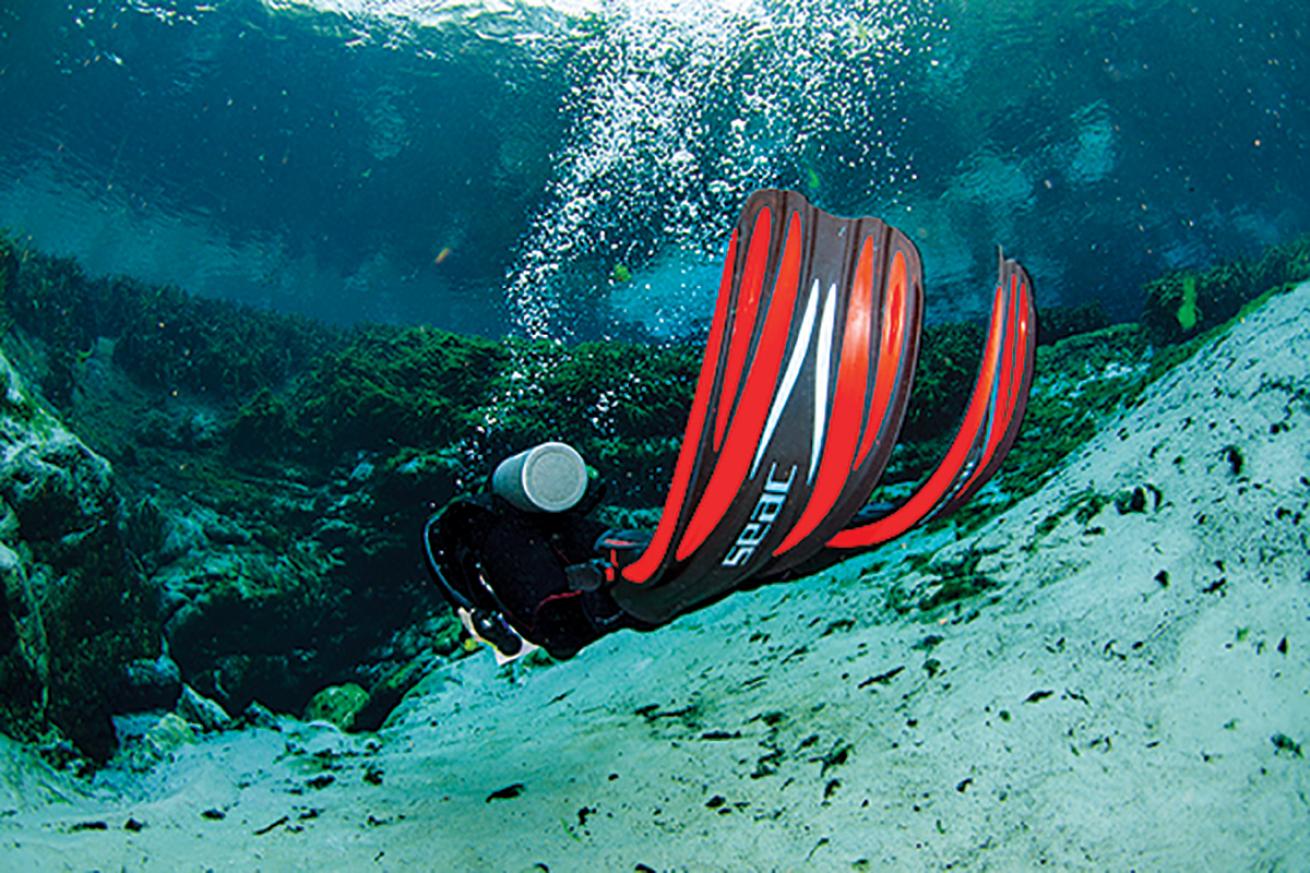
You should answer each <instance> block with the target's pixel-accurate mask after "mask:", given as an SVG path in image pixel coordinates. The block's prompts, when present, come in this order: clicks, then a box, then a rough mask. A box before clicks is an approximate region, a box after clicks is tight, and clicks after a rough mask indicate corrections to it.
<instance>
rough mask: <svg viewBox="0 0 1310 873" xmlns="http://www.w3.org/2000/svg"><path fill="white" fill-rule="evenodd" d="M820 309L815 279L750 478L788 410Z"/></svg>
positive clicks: (757, 467)
mask: <svg viewBox="0 0 1310 873" xmlns="http://www.w3.org/2000/svg"><path fill="white" fill-rule="evenodd" d="M818 309H819V280H818V279H815V280H814V287H813V288H812V289H811V290H810V299H809V301H808V302H807V303H806V304H805V315H803V316H802V317H801V330H800V333H799V335H797V337H796V345H795V346H793V347H792V350H791V357H790V358H789V359H788V360H787V369H786V371H784V372H783V375H782V386H781V389H780V390H779V391H778V393H777V394H775V395H774V397H773V406H772V407H771V408H770V409H769V419H768V422H767V423H766V424H765V425H764V435H763V436H762V437H760V447H759V448H758V449H756V450H755V460H754V461H753V462H752V463H751V475H750V478H752V479H754V478H755V474H756V473H757V472H758V471H759V469H760V461H762V460H763V459H764V452H765V450H766V449H768V447H769V443H770V442H771V441H772V440H773V431H774V430H775V429H777V427H778V419H780V418H781V417H782V411H783V410H784V409H786V408H787V401H788V400H789V399H790V398H791V392H792V389H793V388H795V387H796V380H797V379H798V378H800V375H801V367H802V366H803V365H804V364H805V358H806V356H807V355H808V354H809V352H810V336H811V335H812V334H813V333H814V314H815V312H817V311H818Z"/></svg>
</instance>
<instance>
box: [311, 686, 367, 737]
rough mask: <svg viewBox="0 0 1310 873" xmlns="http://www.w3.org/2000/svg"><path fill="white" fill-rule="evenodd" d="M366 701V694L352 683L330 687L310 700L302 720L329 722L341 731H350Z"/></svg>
mask: <svg viewBox="0 0 1310 873" xmlns="http://www.w3.org/2000/svg"><path fill="white" fill-rule="evenodd" d="M368 699H369V695H368V692H367V691H365V690H364V689H363V688H360V687H359V686H358V685H356V684H355V683H354V682H347V683H346V684H344V685H332V686H329V687H327V688H324V689H323V690H322V691H320V692H318V693H317V694H315V695H314V696H313V698H311V699H310V701H309V705H308V706H306V707H305V713H304V718H305V720H306V721H327V722H331V723H332V724H334V725H336V726H337V727H339V728H341V729H342V730H350V728H351V727H352V726H353V725H354V723H355V717H356V716H357V715H358V714H359V712H360V711H361V710H362V709H363V708H364V706H365V705H366V704H367V703H368Z"/></svg>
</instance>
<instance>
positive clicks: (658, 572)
mask: <svg viewBox="0 0 1310 873" xmlns="http://www.w3.org/2000/svg"><path fill="white" fill-rule="evenodd" d="M1033 307H1034V304H1033V296H1032V282H1031V279H1029V278H1028V275H1027V273H1026V272H1025V271H1024V270H1023V268H1022V267H1021V266H1019V264H1018V263H1016V262H1015V261H1013V260H1005V259H1002V261H1001V275H1000V278H999V280H998V285H997V289H996V292H995V300H994V303H993V309H992V317H991V325H990V330H989V333H988V339H987V346H986V349H985V351H984V354H983V364H982V367H981V368H980V371H979V376H978V380H977V382H976V384H975V387H974V394H973V399H972V400H971V401H970V404H969V406H968V409H967V411H966V415H965V420H964V423H963V425H962V427H961V430H960V433H959V435H958V436H957V437H956V439H955V441H954V442H953V444H952V446H951V449H950V451H949V452H948V453H947V456H946V458H945V459H944V460H943V462H942V464H941V465H940V466H939V467H938V469H937V470H936V471H935V472H934V473H933V474H932V476H930V477H929V479H928V481H927V482H926V483H925V485H924V486H923V487H922V488H921V489H920V491H918V492H917V493H916V494H915V495H914V496H913V497H911V498H910V500H909V501H907V502H906V503H905V504H904V505H903V506H901V507H899V508H898V509H896V510H894V511H892V512H891V513H890V514H888V515H886V516H884V517H881V518H877V519H875V520H874V521H872V522H869V523H865V524H859V525H853V524H852V519H853V518H854V517H855V515H856V513H857V512H859V511H860V509H861V508H862V507H863V506H864V505H865V503H866V502H867V501H868V499H869V496H870V494H871V492H872V491H873V488H874V486H875V485H876V484H877V482H878V479H879V478H880V477H881V476H882V473H883V471H884V469H885V468H886V465H887V460H888V457H889V456H890V454H891V450H892V446H893V445H894V444H895V442H896V439H897V436H898V435H899V433H900V429H901V425H902V423H903V422H904V418H905V412H906V404H907V402H908V399H909V394H910V388H911V385H912V383H913V379H914V368H915V363H916V360H917V357H918V345H919V334H920V329H921V323H922V310H923V287H922V267H921V262H920V258H919V253H918V250H917V249H916V248H915V246H914V244H913V243H912V242H910V240H909V239H908V238H907V237H906V236H905V235H904V234H903V233H901V232H900V231H899V230H897V229H896V228H894V227H891V226H889V225H887V224H886V223H884V222H882V221H881V220H879V219H876V218H868V217H865V218H840V217H837V216H834V215H830V214H828V213H826V212H824V211H822V210H820V209H817V208H816V207H814V206H812V205H811V204H810V203H809V202H808V201H807V200H806V199H805V198H804V196H802V195H801V194H799V193H796V192H792V191H778V190H766V191H759V192H756V193H755V194H753V195H751V197H750V198H749V199H748V200H747V202H746V205H745V207H744V208H743V210H742V214H741V217H740V219H739V220H738V224H737V228H736V230H734V232H733V234H732V237H731V239H730V241H729V243H728V254H727V258H726V261H725V264H724V270H723V277H722V280H721V283H720V287H719V296H718V300H717V303H716V305H715V312H714V318H713V321H712V323H711V327H710V335H709V339H708V341H707V343H706V347H705V355H704V359H703V363H702V366H701V372H700V376H699V379H698V382H697V386H696V393H695V396H694V398H693V401H692V408H691V413H690V416H689V418H688V422H687V427H686V431H685V433H684V436H683V442H682V447H681V450H680V452H679V455H678V461H677V464H676V467H675V469H674V474H673V481H672V483H671V485H670V488H669V492H668V495H667V497H666V500H665V505H664V511H663V514H662V515H661V518H660V521H659V525H658V527H657V528H656V531H655V533H654V535H653V537H652V538H651V542H650V544H649V545H648V546H647V547H646V549H645V550H644V551H643V552H642V553H641V554H640V555H639V556H638V557H637V558H636V559H635V560H633V561H631V562H630V563H626V564H625V565H624V566H622V567H621V568H617V569H618V573H617V575H618V577H619V578H618V580H617V582H616V584H615V585H614V587H613V589H612V593H613V596H614V599H615V600H616V601H617V602H618V604H619V605H620V606H621V607H622V608H623V609H624V610H625V611H626V612H628V613H630V614H631V615H633V616H634V617H636V618H637V619H640V620H642V621H646V622H650V623H652V624H659V623H662V622H664V621H667V620H668V619H669V618H671V617H673V616H674V615H677V614H679V613H681V612H684V611H686V610H688V609H690V608H692V607H694V606H702V605H705V604H706V603H708V602H710V601H712V600H715V599H717V598H719V597H721V596H723V595H725V594H727V593H729V592H730V591H732V590H734V589H736V588H739V587H742V586H743V585H746V584H749V583H751V582H752V580H759V579H761V578H762V577H770V578H778V577H779V576H782V575H785V574H786V573H787V572H788V571H790V570H792V569H794V568H796V567H798V566H799V565H802V564H805V563H806V562H808V561H810V560H811V559H813V558H815V557H816V556H817V557H820V558H823V557H825V556H830V555H836V554H838V552H837V551H834V550H851V549H861V548H868V547H871V546H873V545H876V544H878V543H880V542H884V541H885V540H887V539H890V538H891V537H894V536H897V535H899V534H900V533H903V532H904V531H905V530H908V529H909V528H910V527H912V526H913V525H914V524H917V523H919V522H920V521H922V520H924V519H925V518H927V517H929V516H930V515H933V514H942V513H944V512H949V511H951V510H953V509H954V508H955V507H957V506H958V505H959V504H960V503H962V502H963V501H964V500H967V499H968V497H969V496H970V495H971V494H973V493H974V492H975V491H976V490H977V489H978V488H979V487H981V486H982V484H983V483H984V482H986V480H987V479H988V477H990V476H991V475H992V473H994V472H995V470H996V468H997V466H998V465H999V464H1000V461H1001V459H1002V458H1003V457H1004V455H1005V453H1006V451H1008V449H1009V447H1010V445H1011V444H1012V443H1013V441H1014V437H1015V435H1016V434H1017V432H1018V427H1019V423H1020V421H1021V420H1022V417H1023V411H1024V407H1025V403H1026V400H1027V392H1028V386H1029V384H1030V383H1031V378H1032V368H1033V349H1034V346H1035V340H1036V317H1035V310H1034V308H1033Z"/></svg>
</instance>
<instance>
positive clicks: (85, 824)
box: [69, 821, 109, 831]
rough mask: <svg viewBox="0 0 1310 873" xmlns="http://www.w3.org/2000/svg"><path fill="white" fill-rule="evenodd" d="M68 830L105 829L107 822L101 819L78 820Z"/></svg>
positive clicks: (107, 826)
mask: <svg viewBox="0 0 1310 873" xmlns="http://www.w3.org/2000/svg"><path fill="white" fill-rule="evenodd" d="M69 830H72V831H107V830H109V823H108V822H103V821H80V822H78V823H77V824H75V825H73V826H72V827H71V828H69Z"/></svg>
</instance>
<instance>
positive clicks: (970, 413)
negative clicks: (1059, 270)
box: [828, 254, 1037, 549]
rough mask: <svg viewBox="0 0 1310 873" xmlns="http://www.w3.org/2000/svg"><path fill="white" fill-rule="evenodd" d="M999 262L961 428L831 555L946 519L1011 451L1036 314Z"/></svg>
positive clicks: (1017, 271) (1014, 268) (1016, 278)
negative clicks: (933, 462) (904, 489)
mask: <svg viewBox="0 0 1310 873" xmlns="http://www.w3.org/2000/svg"><path fill="white" fill-rule="evenodd" d="M999 260H1000V270H999V273H1000V275H999V276H998V278H997V281H996V290H995V292H994V295H993V302H992V314H991V320H990V322H989V326H988V331H987V341H986V345H985V346H984V349H983V359H982V364H981V365H980V366H979V368H978V376H977V378H976V379H975V380H974V387H973V395H972V396H971V397H970V399H969V405H968V406H967V407H966V408H965V414H964V421H963V422H962V423H961V424H960V429H959V431H957V432H956V435H955V439H954V440H952V442H951V446H950V448H949V449H948V450H947V452H946V455H945V457H944V458H943V459H942V461H941V463H939V464H938V465H937V468H936V469H935V470H934V471H933V472H932V474H930V475H929V477H928V479H927V480H926V481H925V482H924V484H923V485H922V486H920V488H919V489H918V490H917V491H916V492H915V493H914V494H913V495H911V496H910V498H909V499H908V500H906V501H905V502H904V503H902V504H901V505H900V506H898V507H897V508H896V509H894V510H893V511H891V512H890V513H888V514H887V515H885V516H883V517H881V518H878V519H876V520H874V521H872V522H868V523H865V524H860V525H855V526H851V527H849V528H847V529H846V530H843V531H841V532H840V533H838V534H837V535H836V536H834V537H833V538H832V539H831V540H829V542H828V546H829V547H830V548H833V549H860V548H869V547H871V546H876V545H878V544H880V543H884V542H887V541H888V540H890V539H893V538H894V537H898V536H900V535H901V534H903V533H905V532H906V531H908V530H909V529H910V528H912V527H914V526H915V525H916V524H919V523H920V522H923V521H926V520H927V519H929V518H932V517H934V516H942V515H946V514H948V513H950V512H953V511H954V510H956V509H957V508H959V507H960V505H961V504H963V503H964V502H965V501H967V500H968V499H969V498H970V497H972V496H973V495H974V494H975V493H976V492H977V491H978V489H979V488H981V487H982V486H983V485H984V484H986V482H987V480H988V479H990V478H991V477H992V474H994V473H995V472H996V470H997V468H998V467H1000V465H1001V461H1002V460H1003V459H1004V458H1005V455H1006V453H1007V452H1009V451H1010V446H1012V445H1013V444H1014V440H1015V437H1017V436H1018V435H1019V427H1020V425H1021V424H1022V423H1023V414H1024V411H1025V409H1026V408H1027V405H1028V389H1029V386H1030V385H1031V384H1032V378H1033V365H1034V361H1035V356H1036V349H1037V309H1036V304H1035V302H1034V299H1033V283H1032V279H1031V278H1030V277H1029V275H1028V271H1027V270H1025V269H1024V268H1023V267H1022V266H1021V265H1020V264H1019V262H1018V261H1015V260H1013V259H1010V258H1006V257H1005V256H1004V255H1003V254H1002V255H1000V256H999Z"/></svg>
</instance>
